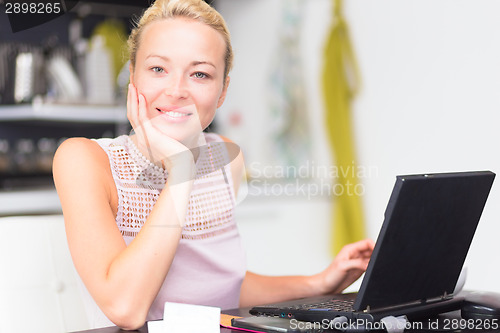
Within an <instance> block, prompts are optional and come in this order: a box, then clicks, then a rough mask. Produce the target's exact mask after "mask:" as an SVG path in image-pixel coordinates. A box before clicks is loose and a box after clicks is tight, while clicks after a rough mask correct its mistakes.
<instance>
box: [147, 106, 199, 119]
mask: <svg viewBox="0 0 500 333" xmlns="http://www.w3.org/2000/svg"><path fill="white" fill-rule="evenodd" d="M156 110H158V111H159V112H161V113H163V114H166V115H167V116H169V117H172V118H182V117H188V116H191V115H192V113H189V112H178V111H173V110H172V111H164V110H161V109H159V108H156Z"/></svg>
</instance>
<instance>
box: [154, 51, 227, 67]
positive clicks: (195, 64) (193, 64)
mask: <svg viewBox="0 0 500 333" xmlns="http://www.w3.org/2000/svg"><path fill="white" fill-rule="evenodd" d="M149 58H160V59H162V60H163V61H165V62H170V58H169V57H166V56H163V55H159V54H150V55H148V56H147V57H146V59H149ZM190 65H191V66H192V67H194V66H198V65H209V66H212V67H213V68H217V66H215V64H214V63H212V62H210V61H206V60H194V61H192V62H191V64H190Z"/></svg>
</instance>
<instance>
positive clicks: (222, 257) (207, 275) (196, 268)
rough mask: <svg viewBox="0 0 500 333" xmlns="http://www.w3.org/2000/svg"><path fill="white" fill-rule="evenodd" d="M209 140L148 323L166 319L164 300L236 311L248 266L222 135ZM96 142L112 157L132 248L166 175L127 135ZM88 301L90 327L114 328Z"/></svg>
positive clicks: (120, 221)
mask: <svg viewBox="0 0 500 333" xmlns="http://www.w3.org/2000/svg"><path fill="white" fill-rule="evenodd" d="M205 139H206V142H207V145H206V146H204V147H202V153H201V154H200V157H199V158H198V160H197V162H196V168H197V176H196V179H195V181H194V184H193V189H192V192H191V196H190V200H189V205H188V210H187V215H186V223H185V226H184V228H183V231H182V236H181V240H180V243H179V246H178V248H177V252H176V255H175V258H174V261H173V263H172V265H171V267H170V270H169V272H168V275H167V277H166V279H165V281H164V283H163V286H162V287H161V289H160V292H159V293H158V296H157V297H156V300H155V301H154V303H153V304H152V306H151V308H150V310H149V314H148V317H147V320H155V319H161V318H163V307H164V303H165V302H166V301H169V302H179V303H190V304H199V305H210V306H217V307H221V308H222V309H228V308H236V307H238V303H239V294H240V288H241V283H242V281H243V278H244V276H245V272H246V264H245V253H244V251H243V249H242V246H241V241H240V236H239V233H238V230H237V227H236V224H235V222H234V219H233V208H234V204H235V193H234V186H233V179H232V176H231V168H230V166H229V162H230V160H231V159H230V156H228V151H227V150H226V145H225V143H224V141H223V140H222V139H221V138H220V137H219V136H218V135H216V134H211V133H210V134H205ZM96 142H97V143H99V145H100V146H101V147H102V149H103V150H104V151H105V152H106V153H107V154H108V157H109V161H110V167H111V171H112V174H113V178H114V181H115V184H116V188H117V191H118V200H119V205H118V212H117V216H116V223H117V225H118V228H119V229H120V231H121V233H122V235H123V238H124V240H125V242H126V243H127V245H128V244H129V243H130V242H131V241H132V240H133V239H134V237H135V236H136V235H137V233H138V232H139V231H140V229H141V227H142V225H143V224H144V222H145V221H146V218H147V217H148V215H149V213H150V212H151V210H152V208H153V206H154V204H155V203H156V200H157V199H158V196H159V194H160V192H161V190H162V188H163V187H164V184H165V182H166V178H167V176H168V175H167V173H166V171H165V170H163V169H162V168H160V167H157V166H155V165H154V164H153V163H151V162H150V161H149V160H147V159H146V158H145V157H144V156H143V155H142V154H141V153H140V151H139V150H138V149H137V147H136V146H135V145H134V143H133V142H132V141H131V140H130V138H129V137H128V136H126V135H123V136H120V137H117V138H115V139H98V140H96ZM138 274H140V273H138ZM146 274H147V273H146ZM88 296H89V295H88V293H87V297H86V299H87V301H86V303H87V312H88V316H89V320H90V324H91V326H92V327H103V326H109V325H112V323H111V322H110V321H109V320H107V318H106V317H105V316H104V315H103V314H102V312H101V311H100V310H99V309H98V308H97V306H96V305H95V302H93V300H92V299H91V298H90V300H89V297H88ZM88 303H91V304H88ZM92 303H93V304H92Z"/></svg>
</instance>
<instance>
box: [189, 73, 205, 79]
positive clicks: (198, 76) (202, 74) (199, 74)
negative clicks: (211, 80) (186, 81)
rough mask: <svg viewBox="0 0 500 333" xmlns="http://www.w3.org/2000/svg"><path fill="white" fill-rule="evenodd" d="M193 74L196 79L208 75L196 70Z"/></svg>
mask: <svg viewBox="0 0 500 333" xmlns="http://www.w3.org/2000/svg"><path fill="white" fill-rule="evenodd" d="M193 76H194V77H195V78H196V79H204V78H206V77H208V75H207V74H205V73H202V72H196V73H194V74H193Z"/></svg>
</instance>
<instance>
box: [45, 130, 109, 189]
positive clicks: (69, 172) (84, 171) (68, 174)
mask: <svg viewBox="0 0 500 333" xmlns="http://www.w3.org/2000/svg"><path fill="white" fill-rule="evenodd" d="M52 171H53V175H54V180H55V182H56V186H57V185H58V184H57V183H58V181H64V180H69V179H71V182H75V180H76V178H79V179H88V178H93V179H96V178H97V179H101V180H103V179H105V178H107V177H109V176H110V167H109V159H108V156H107V154H106V152H105V151H104V150H103V149H102V148H101V147H100V146H99V144H98V143H97V142H96V141H94V140H90V139H87V138H70V139H67V140H66V141H64V142H63V143H62V144H61V145H60V146H59V148H58V149H57V151H56V154H55V155H54V161H53V167H52Z"/></svg>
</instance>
